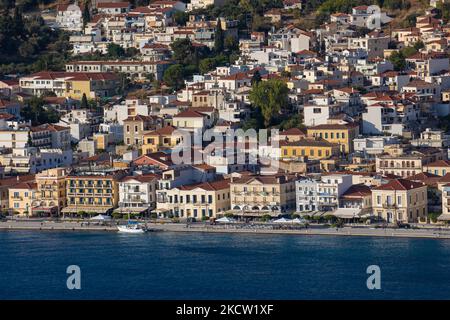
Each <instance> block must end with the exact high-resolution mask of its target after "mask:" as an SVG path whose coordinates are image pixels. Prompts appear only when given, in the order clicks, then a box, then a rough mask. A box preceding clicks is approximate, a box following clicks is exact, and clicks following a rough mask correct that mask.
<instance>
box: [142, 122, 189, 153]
mask: <svg viewBox="0 0 450 320" xmlns="http://www.w3.org/2000/svg"><path fill="white" fill-rule="evenodd" d="M176 130H177V129H176V128H175V127H172V126H165V127H162V128H161V129H158V130H155V131H151V132H148V133H145V134H144V136H143V144H142V154H147V153H152V152H157V151H161V150H163V149H170V148H173V147H175V146H176V145H177V144H179V143H180V142H181V141H182V135H179V134H178V135H177V134H176V133H175V131H176Z"/></svg>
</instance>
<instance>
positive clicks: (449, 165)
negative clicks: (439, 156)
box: [423, 160, 450, 177]
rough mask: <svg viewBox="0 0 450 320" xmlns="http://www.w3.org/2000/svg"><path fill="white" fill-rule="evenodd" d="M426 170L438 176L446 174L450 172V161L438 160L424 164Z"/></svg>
mask: <svg viewBox="0 0 450 320" xmlns="http://www.w3.org/2000/svg"><path fill="white" fill-rule="evenodd" d="M423 170H424V172H428V173H432V174H434V175H437V176H441V177H443V176H445V175H446V174H447V173H450V161H449V160H438V161H433V162H431V163H427V164H424V166H423Z"/></svg>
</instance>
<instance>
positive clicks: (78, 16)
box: [56, 4, 83, 31]
mask: <svg viewBox="0 0 450 320" xmlns="http://www.w3.org/2000/svg"><path fill="white" fill-rule="evenodd" d="M56 25H57V26H58V27H59V28H61V29H64V30H67V31H82V30H83V13H82V11H81V8H80V7H79V6H78V5H76V4H58V5H57V7H56Z"/></svg>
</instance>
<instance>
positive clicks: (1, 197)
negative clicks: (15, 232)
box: [0, 174, 35, 214]
mask: <svg viewBox="0 0 450 320" xmlns="http://www.w3.org/2000/svg"><path fill="white" fill-rule="evenodd" d="M34 179H35V175H34V174H26V175H20V176H16V177H3V178H2V179H0V206H1V211H2V212H3V213H4V214H5V213H7V212H9V211H10V208H11V207H12V204H11V205H10V202H9V190H10V189H12V188H13V187H14V186H16V185H18V184H20V183H22V182H29V183H34V182H35V180H34Z"/></svg>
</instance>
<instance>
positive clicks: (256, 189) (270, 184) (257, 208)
mask: <svg viewBox="0 0 450 320" xmlns="http://www.w3.org/2000/svg"><path fill="white" fill-rule="evenodd" d="M295 180H296V178H295V176H289V175H273V176H258V175H248V176H242V177H240V178H232V179H231V183H230V192H231V208H232V212H233V213H234V214H236V215H239V216H244V217H261V216H264V215H270V216H274V217H276V216H279V215H282V214H288V213H291V212H294V211H295Z"/></svg>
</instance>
